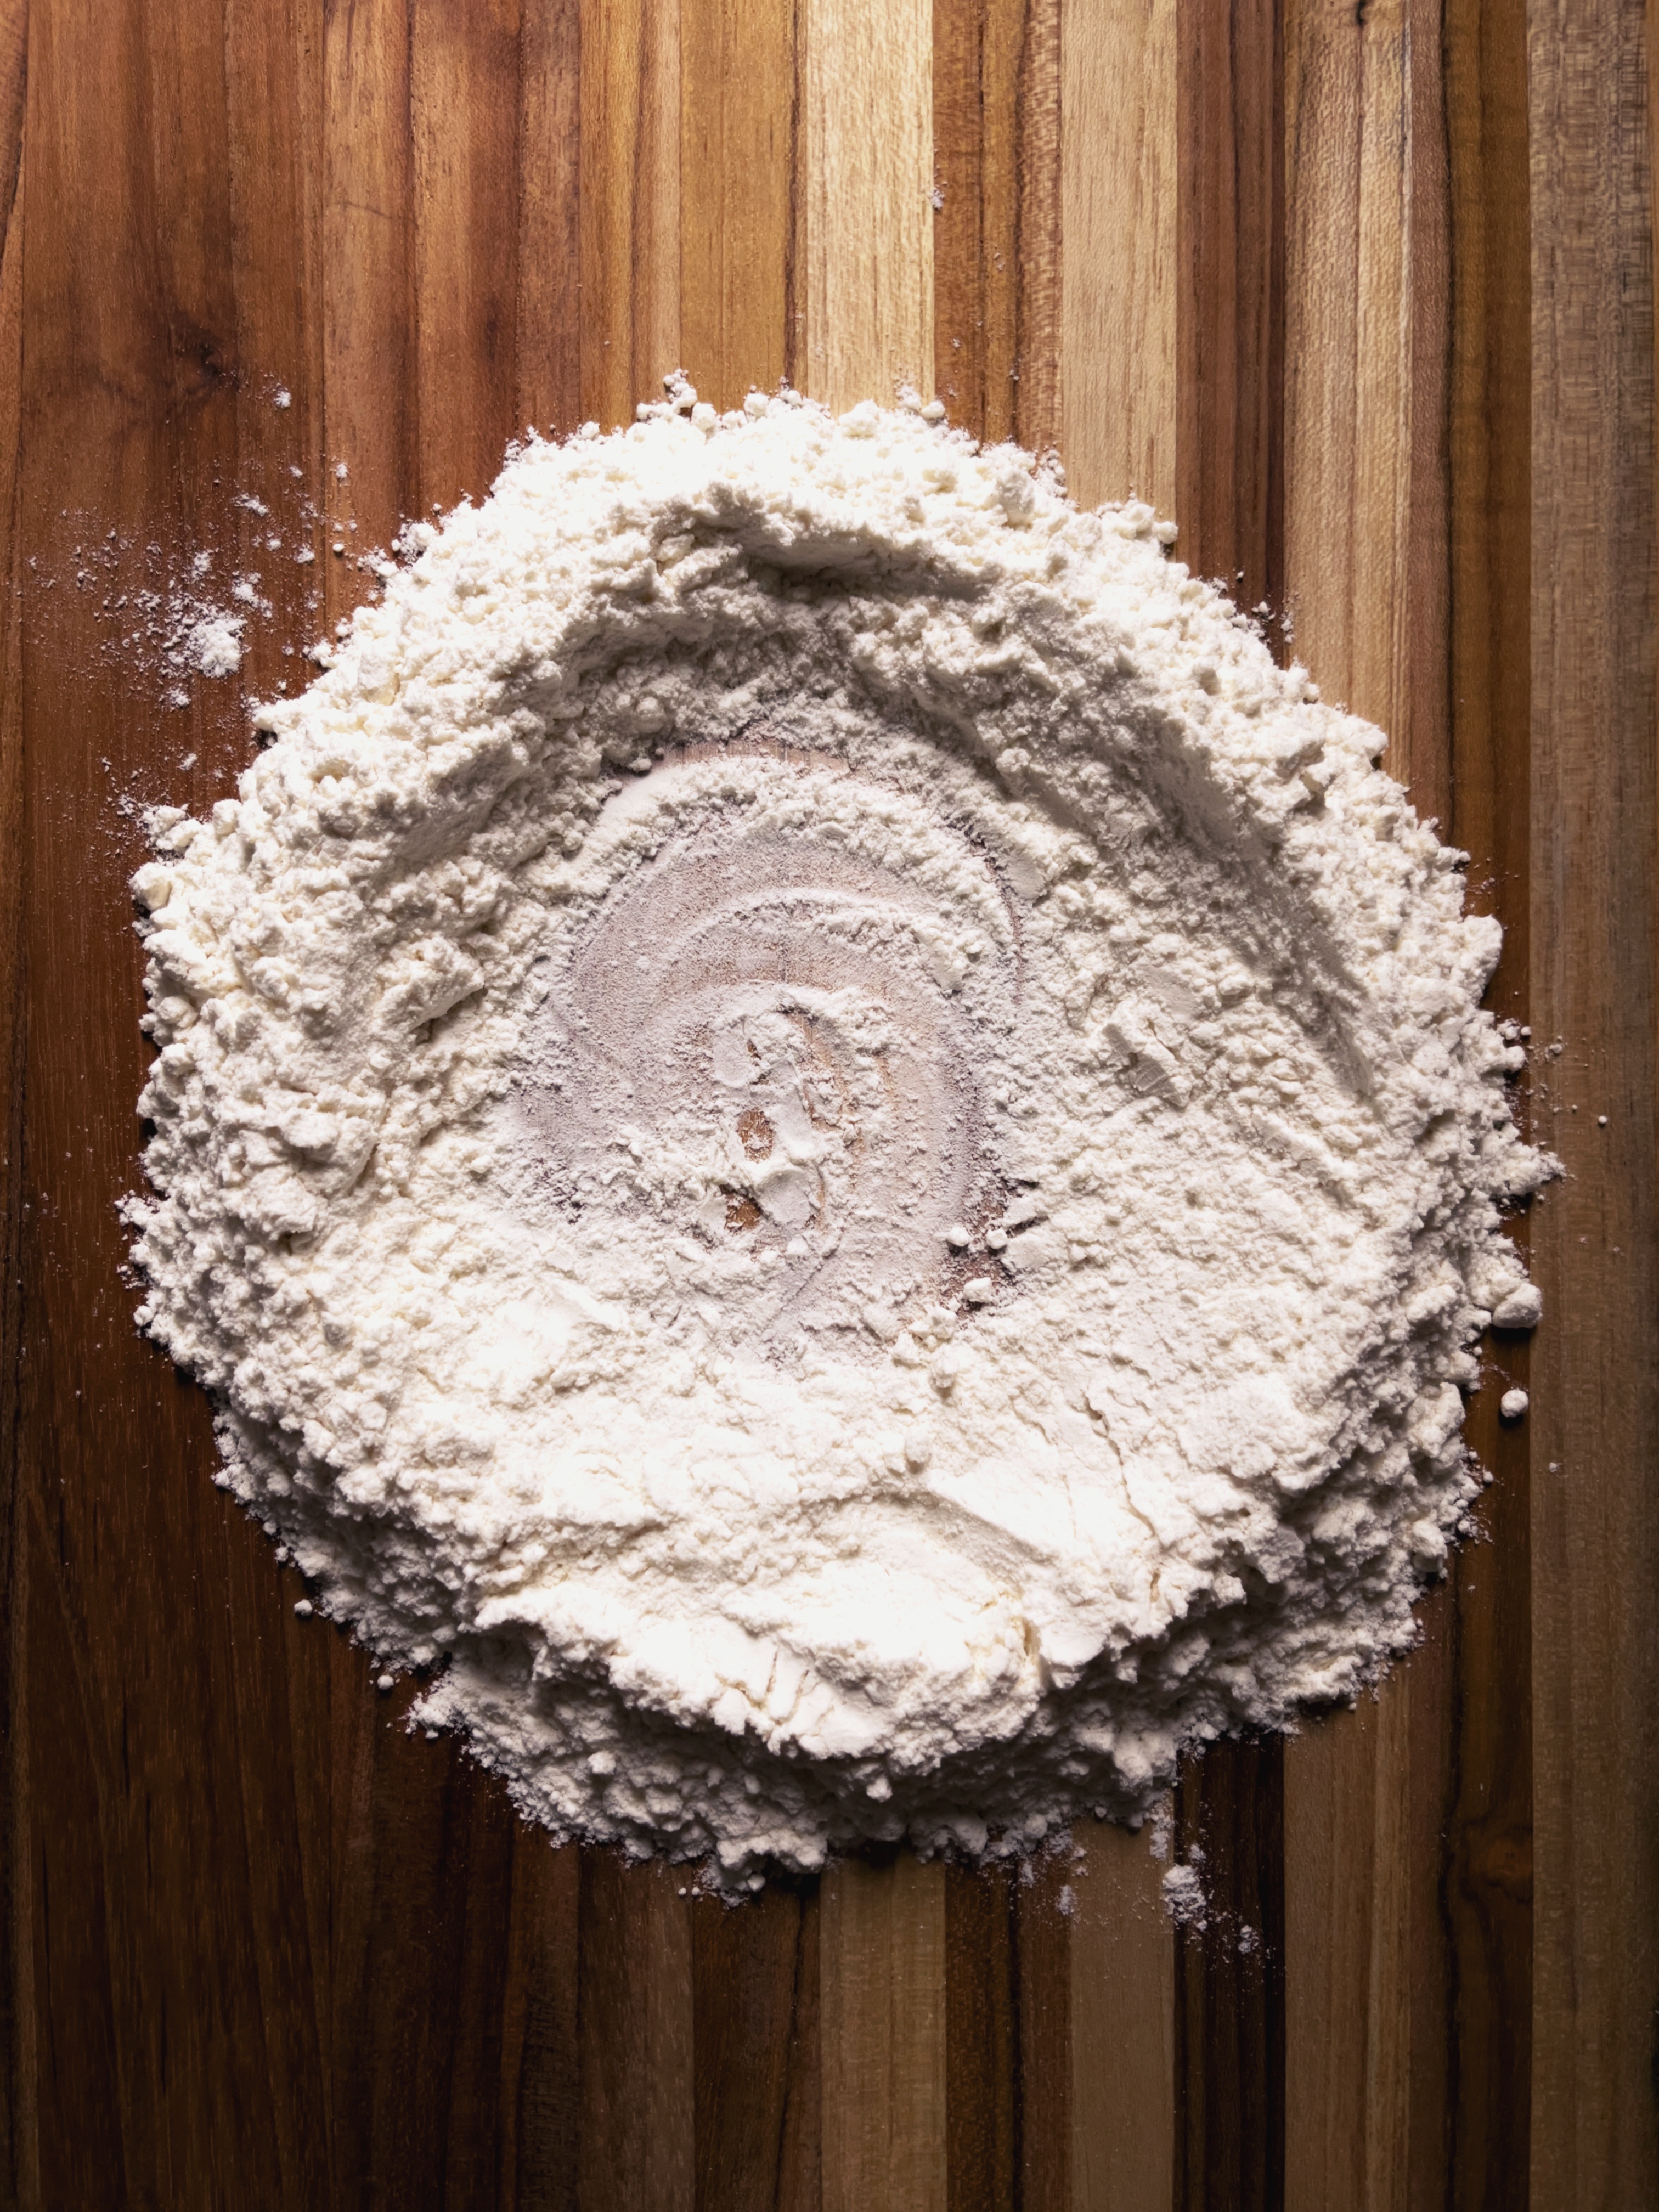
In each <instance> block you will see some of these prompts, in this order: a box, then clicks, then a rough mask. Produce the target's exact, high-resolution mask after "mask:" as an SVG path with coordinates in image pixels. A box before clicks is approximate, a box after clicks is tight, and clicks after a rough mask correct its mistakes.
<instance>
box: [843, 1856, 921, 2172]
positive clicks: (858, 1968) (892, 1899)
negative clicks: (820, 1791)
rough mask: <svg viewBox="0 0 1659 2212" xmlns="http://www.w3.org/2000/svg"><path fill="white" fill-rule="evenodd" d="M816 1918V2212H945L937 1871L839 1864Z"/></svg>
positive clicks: (896, 1864)
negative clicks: (819, 2159) (819, 2143)
mask: <svg viewBox="0 0 1659 2212" xmlns="http://www.w3.org/2000/svg"><path fill="white" fill-rule="evenodd" d="M821 1911H822V1915H823V1918H822V1931H823V1932H822V1948H821V1953H820V1966H819V1972H820V1973H821V1975H822V1983H821V1999H820V2002H821V2003H822V2007H823V2013H822V2019H823V2212H945V2113H946V2095H947V2091H946V2077H945V1879H944V1869H943V1867H942V1866H940V1865H938V1864H933V1865H929V1866H923V1865H922V1864H921V1863H920V1862H919V1861H917V1860H916V1859H915V1858H914V1857H912V1856H911V1855H910V1853H909V1852H908V1851H901V1852H899V1853H898V1854H897V1856H896V1857H895V1858H893V1859H892V1861H891V1862H890V1863H888V1864H886V1865H872V1864H871V1863H869V1862H868V1861H866V1860H864V1859H856V1858H849V1859H844V1860H842V1861H841V1862H840V1863H838V1864H836V1866H834V1867H833V1868H832V1869H830V1870H829V1873H828V1874H826V1875H825V1876H824V1878H823V1903H822V1907H821Z"/></svg>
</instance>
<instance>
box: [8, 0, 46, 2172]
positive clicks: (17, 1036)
mask: <svg viewBox="0 0 1659 2212" xmlns="http://www.w3.org/2000/svg"><path fill="white" fill-rule="evenodd" d="M27 64H28V17H27V10H26V9H25V8H24V7H23V6H22V5H21V4H13V5H9V6H8V7H6V8H5V9H3V10H0V210H3V219H0V533H3V537H0V574H3V575H4V576H5V578H6V579H7V580H8V583H9V586H10V596H9V602H8V613H7V617H6V622H5V629H4V636H3V643H0V854H5V855H6V856H7V860H8V865H7V866H5V868H4V870H3V887H0V1071H3V1074H0V1082H3V1088H4V1096H5V1108H4V1121H3V1123H0V1435H3V1436H5V1437H9V1438H14V1439H15V1437H16V1436H17V1434H18V1417H19V1411H20V1408H19V1405H18V1395H19V1383H20V1380H21V1375H20V1364H21V1346H22V1334H23V1327H24V1320H25V1314H24V1307H23V1301H22V1298H21V1260H22V1254H21V1242H22V1226H23V1211H22V1209H23V1195H24V1178H23V1131H24V1119H23V1101H24V1090H23V1085H24V1077H25V1063H24V1055H23V1047H24V1032H23V973H22V951H23V945H22V936H23V903H22V889H23V885H22V872H21V869H20V868H18V867H16V866H14V865H11V864H10V856H11V855H13V854H17V853H19V852H20V851H21V837H22V824H23V773H22V768H23V763H22V740H23V714H22V708H23V701H22V659H23V632H22V574H21V527H20V525H21V512H20V493H21V476H22V453H21V431H22V397H23V393H22V380H23V225H22V221H21V216H22V209H23V197H24V196H23V120H24V116H25V113H26V112H27ZM16 1483H17V1468H16V1455H15V1450H11V1451H7V1452H6V1453H4V1454H3V1455H0V1607H3V1611H4V1618H5V1623H6V1627H5V1632H4V1634H3V1636H0V1716H3V1718H4V1726H5V1731H6V1744H5V1748H4V1751H3V1753H0V2195H3V2196H5V2197H8V2198H9V2201H10V2202H11V2203H17V2204H21V2203H38V2202H39V2200H40V2169H39V2163H38V2160H37V2155H36V2148H37V2136H36V2129H35V2123H34V2110H33V2104H34V2076H35V2068H36V2065H37V2063H38V2059H37V2053H36V2048H35V2035H34V2007H35V1989H34V1978H33V1945H32V1943H31V1942H29V1939H28V1930H29V1927H30V1923H31V1921H32V1918H33V1911H32V1903H31V1899H30V1896H29V1893H28V1884H27V1868H28V1864H29V1852H28V1848H27V1798H26V1796H25V1795H24V1791H23V1789H22V1787H21V1784H22V1783H23V1781H24V1779H25V1770H24V1765H23V1760H22V1759H21V1756H20V1754H21V1751H22V1749H23V1743H22V1739H21V1731H20V1730H19V1729H17V1727H16V1725H15V1720H16V1717H17V1715H18V1713H19V1711H20V1709H21V1692H22V1687H23V1678H22V1665H23V1661H24V1648H23V1640H22V1636H21V1628H22V1621H23V1613H22V1606H23V1602H24V1600H25V1596H26V1590H25V1586H24V1583H23V1578H22V1574H21V1567H22V1560H23V1556H24V1547H21V1545H19V1544H18V1543H17V1541H16V1540H15V1532H16V1527H17V1522H16V1506H17V1496H16Z"/></svg>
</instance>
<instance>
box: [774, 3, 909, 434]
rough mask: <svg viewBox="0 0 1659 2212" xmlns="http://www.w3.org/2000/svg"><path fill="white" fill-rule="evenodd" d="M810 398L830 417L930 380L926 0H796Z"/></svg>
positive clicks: (804, 359)
mask: <svg viewBox="0 0 1659 2212" xmlns="http://www.w3.org/2000/svg"><path fill="white" fill-rule="evenodd" d="M800 5H801V9H802V19H801V44H800V63H799V67H800V72H801V106H802V117H803V123H802V134H801V153H802V167H801V171H800V179H801V181H800V187H799V190H800V204H801V210H802V223H803V228H804V237H805V244H804V251H803V253H802V264H801V266H802V283H801V295H800V298H801V306H802V309H803V312H804V314H805V322H804V325H803V328H802V336H801V352H800V370H799V374H800V378H801V388H802V390H803V391H805V392H810V393H811V395H812V397H813V398H817V399H823V400H827V401H828V403H829V405H830V406H831V407H836V408H842V407H850V406H852V405H854V404H855V403H856V402H857V401H858V400H860V399H863V398H871V397H872V396H873V397H875V398H879V399H882V400H884V401H890V399H891V398H892V397H893V395H894V394H895V393H896V391H897V390H898V388H899V386H901V385H907V384H908V385H910V386H914V387H915V389H916V390H918V391H920V392H921V393H922V394H923V396H924V397H926V396H927V394H928V393H929V392H931V390H932V388H933V213H932V195H933V70H932V67H931V59H932V54H933V15H932V10H931V8H930V7H929V5H928V0H800Z"/></svg>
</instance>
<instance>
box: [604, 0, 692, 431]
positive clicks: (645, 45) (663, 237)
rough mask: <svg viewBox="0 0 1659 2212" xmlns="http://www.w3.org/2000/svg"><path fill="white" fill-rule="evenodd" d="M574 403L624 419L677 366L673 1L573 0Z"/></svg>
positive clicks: (609, 420) (611, 420) (657, 391)
mask: <svg viewBox="0 0 1659 2212" xmlns="http://www.w3.org/2000/svg"><path fill="white" fill-rule="evenodd" d="M580 110H581V121H580V141H581V167H580V203H581V248H580V252H581V405H582V412H583V414H584V415H585V416H589V417H591V418H592V420H593V421H595V422H598V423H599V426H600V428H602V429H606V430H608V429H611V428H614V426H615V425H616V424H617V423H618V422H632V421H633V419H634V410H635V406H636V405H637V404H638V403H639V402H640V401H641V400H642V399H654V398H659V397H660V396H661V386H662V380H663V378H664V377H665V376H667V375H669V374H671V372H672V371H673V370H674V369H676V368H678V367H679V365H680V38H679V10H678V8H659V7H653V5H652V4H651V0H581V67H580Z"/></svg>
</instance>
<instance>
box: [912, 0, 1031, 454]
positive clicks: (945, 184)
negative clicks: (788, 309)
mask: <svg viewBox="0 0 1659 2212" xmlns="http://www.w3.org/2000/svg"><path fill="white" fill-rule="evenodd" d="M1059 66H1060V8H1059V4H1058V0H934V7H933V144H934V162H933V166H934V173H935V175H936V178H937V180H938V183H937V211H936V215H935V219H934V223H933V329H934V345H933V379H934V385H935V388H936V389H937V391H938V392H939V397H940V398H942V399H943V400H944V401H945V404H946V405H947V406H948V407H949V409H950V410H951V421H952V422H960V423H962V424H963V427H964V428H968V429H970V430H972V431H973V432H974V434H975V435H976V436H978V437H981V438H986V439H989V440H993V441H994V440H997V439H1001V438H1009V437H1012V438H1018V440H1019V441H1020V442H1021V443H1022V444H1023V445H1025V446H1027V447H1030V448H1032V449H1033V450H1035V451H1036V452H1039V453H1041V452H1044V451H1046V450H1048V448H1050V447H1053V446H1054V443H1055V441H1056V439H1057V437H1058V435H1059V350H1058V345H1057V335H1058V321H1059V306H1060V298H1059V295H1060V243H1059V238H1060V195H1059V176H1058V170H1059V152H1060V132H1059V117H1060V88H1059V81H1058V78H1059Z"/></svg>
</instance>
